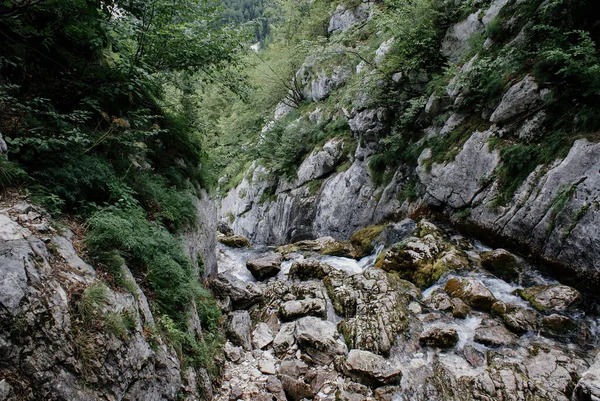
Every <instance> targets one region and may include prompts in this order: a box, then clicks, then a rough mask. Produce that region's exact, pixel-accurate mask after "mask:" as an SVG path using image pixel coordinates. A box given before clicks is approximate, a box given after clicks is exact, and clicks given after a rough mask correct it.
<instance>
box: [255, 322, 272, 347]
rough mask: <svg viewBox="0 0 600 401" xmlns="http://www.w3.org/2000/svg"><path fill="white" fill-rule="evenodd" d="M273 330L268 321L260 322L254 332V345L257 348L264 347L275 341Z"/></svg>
mask: <svg viewBox="0 0 600 401" xmlns="http://www.w3.org/2000/svg"><path fill="white" fill-rule="evenodd" d="M273 339H274V337H273V332H272V331H271V328H270V327H269V325H268V324H266V323H262V322H261V323H259V324H257V325H256V327H255V328H254V331H253V332H252V345H253V346H254V348H256V349H263V348H265V347H266V346H268V345H269V344H271V343H272V342H273Z"/></svg>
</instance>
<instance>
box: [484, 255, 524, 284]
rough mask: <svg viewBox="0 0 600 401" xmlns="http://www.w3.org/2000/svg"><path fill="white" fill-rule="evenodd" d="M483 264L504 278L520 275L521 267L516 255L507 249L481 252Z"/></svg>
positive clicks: (509, 279)
mask: <svg viewBox="0 0 600 401" xmlns="http://www.w3.org/2000/svg"><path fill="white" fill-rule="evenodd" d="M481 266H482V267H483V268H484V269H486V270H487V271H489V272H490V273H492V274H494V275H496V276H498V277H500V278H501V279H503V280H506V281H511V280H515V279H516V278H518V277H519V272H520V268H519V265H518V263H517V259H516V258H515V255H513V254H512V253H510V252H508V251H507V250H505V249H495V250H493V251H491V252H483V253H482V254H481Z"/></svg>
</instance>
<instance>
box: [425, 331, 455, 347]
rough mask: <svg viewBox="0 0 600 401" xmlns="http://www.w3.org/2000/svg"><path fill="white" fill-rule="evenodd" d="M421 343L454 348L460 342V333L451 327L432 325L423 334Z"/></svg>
mask: <svg viewBox="0 0 600 401" xmlns="http://www.w3.org/2000/svg"><path fill="white" fill-rule="evenodd" d="M419 343H421V345H423V346H429V347H438V348H453V347H454V346H455V345H456V343H458V333H457V331H456V329H454V328H451V327H431V328H429V329H427V330H426V331H425V332H423V333H422V334H421V336H420V337H419Z"/></svg>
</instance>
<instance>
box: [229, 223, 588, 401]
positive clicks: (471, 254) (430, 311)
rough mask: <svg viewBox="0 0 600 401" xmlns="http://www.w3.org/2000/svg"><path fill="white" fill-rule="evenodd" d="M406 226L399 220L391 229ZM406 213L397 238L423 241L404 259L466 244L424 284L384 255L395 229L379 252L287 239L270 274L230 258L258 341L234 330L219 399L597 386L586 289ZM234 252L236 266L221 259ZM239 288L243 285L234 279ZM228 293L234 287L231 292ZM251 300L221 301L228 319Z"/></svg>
mask: <svg viewBox="0 0 600 401" xmlns="http://www.w3.org/2000/svg"><path fill="white" fill-rule="evenodd" d="M398 224H399V223H393V224H391V225H390V227H396V228H392V229H393V230H396V229H397V227H399V226H398ZM401 225H402V227H403V231H402V235H401V237H400V238H399V240H400V241H404V240H406V239H410V241H412V242H414V243H415V244H422V246H421V245H419V246H414V247H413V248H412V250H413V251H414V252H411V253H408V252H407V253H406V254H404V256H402V258H401V260H400V259H399V262H405V263H407V264H411V263H413V264H414V263H415V260H427V262H426V263H428V264H431V261H436V260H439V259H440V255H443V254H444V253H446V252H448V251H452V252H453V253H455V254H457V255H460V259H461V261H462V265H461V267H460V268H449V269H445V270H444V271H443V272H442V273H441V274H440V276H439V277H438V278H437V279H436V280H434V281H433V283H432V285H431V286H429V287H426V288H419V287H418V286H417V285H415V283H414V282H419V277H418V276H415V275H408V276H402V275H401V274H399V272H398V271H394V270H390V271H389V272H386V271H384V270H382V269H380V268H378V267H376V261H377V260H378V258H377V256H378V255H384V254H385V253H386V252H388V251H389V250H390V249H392V248H393V247H394V246H395V244H396V243H397V242H398V239H396V237H394V239H393V240H391V241H388V242H387V243H388V245H387V248H385V247H384V249H383V250H382V247H381V246H375V247H374V248H375V249H376V250H375V251H374V252H375V253H374V254H373V255H369V256H367V257H365V258H364V260H355V259H351V258H348V257H341V256H331V255H323V254H322V253H321V251H322V249H323V244H325V243H327V241H329V240H323V241H322V240H314V241H313V240H310V241H303V242H300V243H297V244H294V245H289V246H286V247H285V248H287V249H286V251H285V252H284V255H285V257H284V258H283V259H284V260H283V261H282V263H281V268H280V271H279V272H278V274H277V275H276V276H274V277H272V278H269V279H267V280H265V281H262V282H261V281H258V282H257V281H256V278H255V277H254V276H253V275H252V274H250V272H248V271H247V270H246V260H244V259H243V258H242V259H240V258H238V259H235V258H233V257H224V258H223V259H222V261H221V262H222V263H223V265H222V267H224V269H223V270H224V271H225V272H224V273H222V274H221V276H225V278H226V279H227V278H229V279H231V277H237V280H238V281H242V282H244V283H245V284H246V285H249V286H250V288H254V290H253V291H252V293H257V294H261V295H260V297H259V298H256V299H255V300H254V302H252V303H246V305H245V306H244V307H243V308H240V309H242V310H243V311H245V312H247V313H248V315H249V316H250V317H251V327H250V329H249V330H245V329H244V333H248V332H249V333H250V335H249V336H250V343H251V349H248V348H246V349H244V347H243V346H236V345H235V344H236V341H237V340H236V338H234V337H232V338H229V341H228V342H227V346H226V353H227V361H226V363H225V376H226V380H225V383H224V386H223V388H222V389H221V391H220V392H219V394H218V395H217V400H229V399H244V400H246V399H248V400H249V399H269V400H271V399H273V400H286V399H287V400H303V399H307V400H331V401H334V400H357V401H358V400H361V401H365V400H402V401H408V400H411V401H413V400H416V401H425V400H448V401H454V400H456V401H464V400H467V401H471V400H473V401H475V400H477V401H481V400H489V401H491V400H496V399H502V400H509V401H512V400H514V401H517V400H541V401H550V400H564V401H572V400H577V401H579V400H584V399H585V400H587V399H593V398H589V397H591V396H592V395H593V396H596V395H595V394H597V392H598V391H597V388H598V386H597V383H596V382H597V379H596V376H595V375H596V373H595V372H596V370H597V369H595V368H594V365H593V364H594V360H593V355H594V352H591V351H590V350H591V349H594V348H595V347H596V346H597V344H596V342H595V339H593V338H592V337H594V336H589V335H587V337H586V336H582V334H581V333H582V332H585V331H586V330H587V331H588V332H589V330H594V327H595V324H596V322H597V318H596V317H594V316H591V315H589V316H588V315H587V314H586V312H584V311H583V310H582V309H580V307H579V305H580V301H581V294H579V292H577V291H576V290H574V289H573V288H571V287H567V286H563V285H559V284H557V283H556V282H553V281H552V280H550V279H547V278H545V277H543V276H541V275H539V273H536V272H535V271H534V270H532V269H531V267H530V266H529V265H528V264H527V263H526V262H524V261H523V260H522V259H520V258H519V257H517V256H515V255H513V254H510V253H509V252H507V251H506V250H503V249H498V250H493V249H489V248H485V247H482V246H481V245H477V244H475V243H474V242H473V241H471V240H469V239H468V238H464V237H460V236H459V235H457V234H456V233H452V232H448V231H447V230H445V229H442V228H440V227H439V226H437V225H435V224H432V223H431V222H428V221H421V222H418V223H413V224H407V222H406V221H404V222H402V224H401ZM389 230H390V229H388V228H387V227H385V228H383V230H382V231H381V232H382V233H388V234H385V235H382V236H381V237H379V238H381V239H382V240H385V239H386V238H387V237H388V236H389V232H390V231H389ZM406 231H407V232H406ZM428 236H429V237H428ZM411 238H412V239H411ZM428 238H429V239H432V240H431V242H428V241H429V240H428ZM329 243H331V242H329ZM222 251H223V252H225V253H227V252H238V253H239V252H242V253H243V252H246V253H243V255H245V256H244V257H245V258H246V259H256V258H257V257H261V256H262V255H268V254H269V253H270V252H272V251H271V250H270V249H268V248H265V249H260V250H258V249H257V250H254V251H242V250H239V249H231V248H222ZM280 251H281V248H280ZM430 255H431V256H430ZM232 260H237V261H238V264H237V265H236V266H225V265H224V264H225V263H230V262H231V261H232ZM379 260H381V256H380V258H379ZM443 260H447V259H443ZM490 260H493V263H495V264H496V265H503V266H504V265H506V264H509V265H511V266H513V264H512V262H513V261H514V262H515V265H518V267H519V272H518V274H519V280H522V281H523V282H527V283H532V284H535V285H531V284H530V285H529V286H526V287H522V286H519V285H517V284H515V283H514V282H512V283H511V281H510V278H511V277H513V276H510V275H509V276H507V277H506V279H507V280H509V281H504V280H502V279H501V278H499V277H498V276H499V275H497V274H491V270H492V269H490V265H489V263H491V262H490ZM403 277H408V278H409V279H410V280H412V281H413V282H410V281H409V280H405V279H404V278H403ZM242 278H243V280H242ZM218 279H221V280H222V279H223V277H219V278H218ZM244 280H246V281H244ZM236 288H238V290H237V291H238V292H241V293H243V291H241V290H239V288H240V285H239V284H238V285H237V287H236ZM523 294H528V295H523ZM220 296H221V297H223V298H224V299H227V298H231V294H230V293H228V292H222V293H221V295H220ZM238 298H239V297H238ZM534 300H537V301H535V302H537V304H536V305H537V306H536V305H534ZM222 301H223V300H222ZM221 303H222V304H226V302H221ZM237 305H238V306H239V300H238V302H237ZM540 305H544V306H545V307H544V308H540ZM242 310H237V311H230V310H227V309H225V310H224V312H225V313H228V314H229V315H230V319H231V316H236V315H238V314H240V312H242ZM575 326H577V327H575ZM576 338H577V339H579V340H577V341H575V339H576ZM583 338H585V339H583ZM237 344H240V342H239V341H237ZM227 378H229V379H227ZM236 397H237V398H236ZM260 397H262V398H260ZM576 397H579V398H576ZM582 397H583V398H582ZM585 397H588V398H585Z"/></svg>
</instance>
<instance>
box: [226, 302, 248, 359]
mask: <svg viewBox="0 0 600 401" xmlns="http://www.w3.org/2000/svg"><path fill="white" fill-rule="evenodd" d="M251 327H252V320H251V319H250V314H249V313H248V311H234V312H233V313H232V314H231V317H230V318H229V323H228V326H227V337H228V338H229V340H231V342H232V343H233V344H235V345H239V346H241V347H243V348H244V349H245V350H247V351H250V350H252V342H251V340H250V329H251Z"/></svg>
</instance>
